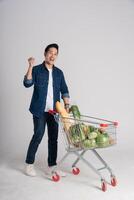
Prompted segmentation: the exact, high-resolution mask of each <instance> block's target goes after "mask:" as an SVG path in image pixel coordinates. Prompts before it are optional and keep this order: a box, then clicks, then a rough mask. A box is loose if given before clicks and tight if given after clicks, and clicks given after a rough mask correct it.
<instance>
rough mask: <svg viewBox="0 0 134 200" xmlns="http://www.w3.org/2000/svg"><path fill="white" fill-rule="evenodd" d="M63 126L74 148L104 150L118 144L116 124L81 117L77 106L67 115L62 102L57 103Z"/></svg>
mask: <svg viewBox="0 0 134 200" xmlns="http://www.w3.org/2000/svg"><path fill="white" fill-rule="evenodd" d="M56 110H57V112H58V113H59V114H60V119H59V120H60V121H61V125H62V126H63V130H64V131H65V133H66V137H67V140H68V142H69V144H70V145H72V147H73V146H74V147H77V148H87V149H93V148H103V147H109V146H111V145H113V144H115V143H116V125H117V124H116V123H115V122H111V121H108V120H104V119H99V118H94V117H89V116H84V115H81V113H80V111H79V108H78V106H77V105H72V106H71V107H70V112H69V113H67V112H66V110H65V108H64V107H63V105H62V104H61V103H60V102H56Z"/></svg>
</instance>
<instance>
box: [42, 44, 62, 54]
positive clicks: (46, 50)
mask: <svg viewBox="0 0 134 200" xmlns="http://www.w3.org/2000/svg"><path fill="white" fill-rule="evenodd" d="M50 48H55V49H57V52H59V46H58V44H56V43H53V44H49V45H47V46H46V48H45V51H44V53H47V52H48V51H49V49H50Z"/></svg>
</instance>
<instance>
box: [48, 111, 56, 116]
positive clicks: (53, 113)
mask: <svg viewBox="0 0 134 200" xmlns="http://www.w3.org/2000/svg"><path fill="white" fill-rule="evenodd" d="M48 113H49V114H51V115H55V114H57V112H56V110H49V111H48Z"/></svg>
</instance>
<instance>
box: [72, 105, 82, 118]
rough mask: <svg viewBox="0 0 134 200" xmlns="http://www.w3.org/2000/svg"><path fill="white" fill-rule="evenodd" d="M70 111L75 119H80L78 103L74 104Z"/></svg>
mask: <svg viewBox="0 0 134 200" xmlns="http://www.w3.org/2000/svg"><path fill="white" fill-rule="evenodd" d="M70 111H71V112H72V114H73V117H74V118H75V119H80V116H81V114H80V111H79V108H78V106H77V105H72V106H71V108H70Z"/></svg>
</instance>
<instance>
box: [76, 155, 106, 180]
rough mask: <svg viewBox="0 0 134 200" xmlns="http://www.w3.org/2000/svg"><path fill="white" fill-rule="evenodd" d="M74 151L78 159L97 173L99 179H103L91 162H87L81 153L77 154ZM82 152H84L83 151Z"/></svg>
mask: <svg viewBox="0 0 134 200" xmlns="http://www.w3.org/2000/svg"><path fill="white" fill-rule="evenodd" d="M74 153H75V154H76V155H77V156H78V158H79V160H82V161H83V162H84V163H85V164H87V165H88V166H89V167H90V168H91V169H92V170H93V171H94V172H95V173H96V174H98V176H100V177H101V180H105V179H104V178H103V177H102V175H101V173H100V172H99V171H98V170H97V169H96V168H95V167H94V166H93V165H92V164H91V163H89V162H88V161H87V160H86V159H85V158H83V157H82V155H81V154H79V153H78V152H74ZM83 153H84V152H83Z"/></svg>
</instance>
